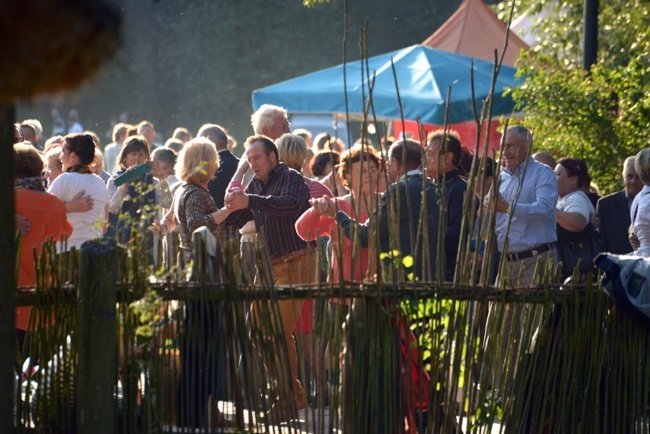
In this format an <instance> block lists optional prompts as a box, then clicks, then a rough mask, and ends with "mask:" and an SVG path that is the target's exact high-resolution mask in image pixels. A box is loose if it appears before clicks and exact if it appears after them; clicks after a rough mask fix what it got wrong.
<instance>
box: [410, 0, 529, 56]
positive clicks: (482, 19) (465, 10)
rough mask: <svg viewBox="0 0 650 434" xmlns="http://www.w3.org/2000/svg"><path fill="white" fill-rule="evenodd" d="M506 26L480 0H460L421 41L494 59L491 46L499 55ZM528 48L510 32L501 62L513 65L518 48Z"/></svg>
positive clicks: (448, 49) (449, 49) (464, 53)
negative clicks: (434, 30)
mask: <svg viewBox="0 0 650 434" xmlns="http://www.w3.org/2000/svg"><path fill="white" fill-rule="evenodd" d="M506 29H507V26H506V24H505V23H504V22H503V21H501V20H499V18H498V17H497V16H496V14H495V13H494V12H492V10H491V9H490V8H489V7H488V6H487V5H486V4H485V3H484V2H483V0H463V2H462V3H461V4H460V6H459V7H458V9H457V10H456V12H455V13H454V14H453V15H452V16H451V17H450V18H449V19H448V20H447V21H445V23H444V24H443V25H442V26H440V28H439V29H438V30H436V32H435V33H434V34H433V35H431V36H429V38H427V40H426V41H424V42H423V43H422V45H426V46H428V47H431V48H436V49H438V50H444V51H449V52H452V53H457V54H463V55H465V56H469V57H474V58H476V59H482V60H487V61H488V62H494V50H495V49H496V50H498V53H499V55H501V52H502V51H503V45H504V43H505V40H506ZM528 48H529V46H528V45H527V44H526V43H525V42H524V41H522V40H521V39H520V38H519V37H518V36H517V35H516V34H515V33H514V32H511V33H510V35H509V36H508V48H507V50H506V54H505V56H504V57H503V64H504V65H508V66H513V65H514V64H515V60H516V59H517V57H518V56H519V52H520V50H521V49H524V50H528Z"/></svg>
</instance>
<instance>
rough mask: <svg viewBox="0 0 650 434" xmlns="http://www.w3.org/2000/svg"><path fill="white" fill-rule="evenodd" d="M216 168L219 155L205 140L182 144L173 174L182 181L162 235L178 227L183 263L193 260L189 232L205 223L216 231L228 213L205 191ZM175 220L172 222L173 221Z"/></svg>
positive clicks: (163, 226) (200, 138)
mask: <svg viewBox="0 0 650 434" xmlns="http://www.w3.org/2000/svg"><path fill="white" fill-rule="evenodd" d="M218 167H219V156H218V154H217V149H216V148H215V146H214V144H213V143H212V142H210V141H209V140H208V139H205V138H203V137H197V138H196V139H192V140H190V141H188V142H187V143H185V146H183V149H182V150H181V152H180V154H178V160H177V161H176V166H175V170H176V175H177V176H178V177H179V178H180V179H181V181H182V184H181V185H180V186H179V187H178V189H177V190H176V193H175V194H174V217H175V218H174V220H175V222H171V221H169V219H168V218H165V219H163V220H162V221H161V222H160V224H161V232H162V235H165V234H166V233H167V232H169V231H171V230H173V228H174V226H176V227H177V228H178V232H179V235H180V239H181V245H180V247H181V251H182V252H183V259H184V262H185V263H186V264H187V263H189V261H190V260H191V259H192V232H194V231H195V230H196V229H198V228H200V227H201V226H207V227H208V228H209V229H210V231H212V232H213V233H215V234H216V231H217V225H219V224H220V223H221V222H223V221H224V220H225V219H226V217H228V215H229V214H230V211H228V210H227V209H226V208H225V207H224V208H221V209H219V208H217V205H216V204H215V203H214V199H212V196H211V195H210V192H209V191H208V181H210V179H212V178H213V177H214V173H215V172H216V171H217V168H218ZM174 223H175V224H174Z"/></svg>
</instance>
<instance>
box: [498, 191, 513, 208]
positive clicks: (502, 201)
mask: <svg viewBox="0 0 650 434" xmlns="http://www.w3.org/2000/svg"><path fill="white" fill-rule="evenodd" d="M509 206H510V203H508V201H507V200H505V199H504V198H503V196H501V193H499V196H498V197H497V212H504V213H505V212H508V207H509Z"/></svg>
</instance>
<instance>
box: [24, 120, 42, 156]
mask: <svg viewBox="0 0 650 434" xmlns="http://www.w3.org/2000/svg"><path fill="white" fill-rule="evenodd" d="M18 131H19V132H20V135H21V136H22V138H23V140H25V141H27V142H29V143H31V144H32V146H33V147H35V148H36V149H38V150H39V151H43V147H42V146H41V145H40V143H39V142H40V141H41V134H42V133H43V127H42V126H41V123H40V122H39V121H38V119H25V120H24V121H22V122H21V123H20V125H19V126H18Z"/></svg>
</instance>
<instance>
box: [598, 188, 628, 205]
mask: <svg viewBox="0 0 650 434" xmlns="http://www.w3.org/2000/svg"><path fill="white" fill-rule="evenodd" d="M626 199H627V198H626V197H625V190H621V191H617V192H615V193H612V194H608V195H607V196H603V197H601V198H600V199H598V204H599V206H603V205H605V206H609V205H612V204H614V203H615V202H619V201H622V200H626Z"/></svg>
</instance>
